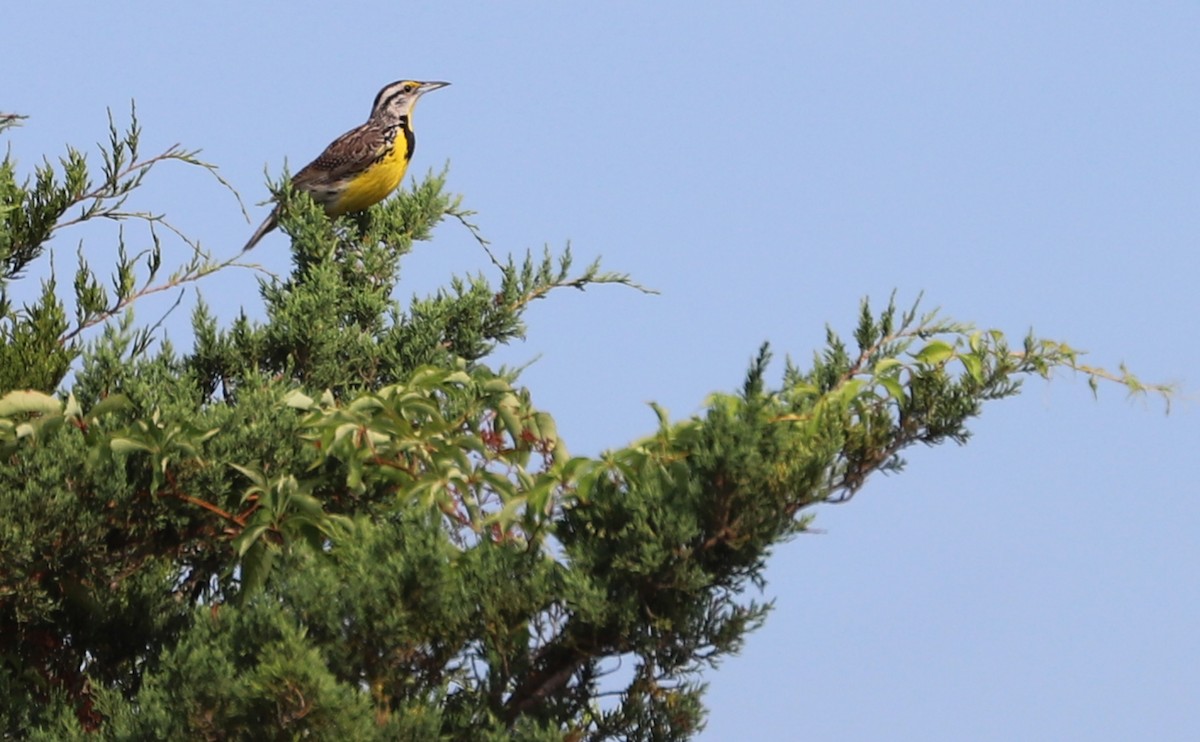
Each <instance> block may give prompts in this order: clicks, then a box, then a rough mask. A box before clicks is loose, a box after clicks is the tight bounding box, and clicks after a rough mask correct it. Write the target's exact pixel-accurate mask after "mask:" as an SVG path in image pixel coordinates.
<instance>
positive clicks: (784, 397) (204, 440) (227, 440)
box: [0, 116, 1162, 740]
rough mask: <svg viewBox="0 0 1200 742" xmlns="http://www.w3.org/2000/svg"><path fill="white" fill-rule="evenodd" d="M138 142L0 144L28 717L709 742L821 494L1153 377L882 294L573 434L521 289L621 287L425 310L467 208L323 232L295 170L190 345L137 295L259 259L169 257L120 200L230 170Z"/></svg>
mask: <svg viewBox="0 0 1200 742" xmlns="http://www.w3.org/2000/svg"><path fill="white" fill-rule="evenodd" d="M14 123H16V119H15V117H12V116H7V117H2V116H0V127H7V126H11V125H13V124H14ZM138 135H139V132H138V128H137V125H136V119H134V123H133V124H132V125H131V126H130V127H129V128H128V129H127V130H125V131H123V132H122V131H118V130H117V129H116V128H115V127H114V128H113V130H112V132H111V137H110V142H109V146H108V147H107V148H106V149H105V150H104V153H103V166H102V173H101V175H100V177H99V179H98V180H97V181H96V182H98V183H99V185H97V184H96V183H94V182H93V177H94V176H93V175H92V174H91V171H90V169H89V165H88V162H87V159H86V158H85V157H84V156H83V155H82V154H81V153H79V152H77V151H75V150H70V151H69V152H68V153H67V155H66V156H65V157H64V158H62V160H61V162H60V164H59V166H58V167H57V168H56V167H53V166H51V165H45V166H42V167H40V168H38V169H37V170H36V172H35V174H34V176H33V178H32V179H29V180H22V179H20V178H19V177H18V175H17V163H16V162H15V161H14V160H13V159H12V158H11V156H9V157H6V159H5V160H4V162H3V163H2V164H0V220H3V226H2V228H0V457H2V458H0V554H2V555H3V558H2V561H0V733H3V734H5V735H7V736H12V737H28V738H31V739H55V740H58V739H73V738H83V737H89V738H90V735H91V734H93V733H99V734H100V735H101V736H102V738H114V739H213V740H218V739H221V740H223V739H245V740H261V739H297V738H301V737H308V738H312V739H355V740H370V739H379V740H395V739H411V740H431V739H448V740H489V739H494V740H508V739H529V740H561V739H571V740H582V739H588V740H603V739H633V740H638V739H645V740H673V739H686V738H688V737H690V736H691V735H692V734H694V733H695V732H696V731H697V730H699V729H700V728H701V725H702V723H703V713H704V712H703V707H702V705H701V696H702V691H703V684H702V682H701V676H702V672H703V671H704V670H705V669H706V668H708V667H711V666H712V665H713V663H714V662H716V661H717V660H718V659H720V658H721V657H722V656H725V655H728V654H730V653H732V652H736V651H737V650H738V648H739V647H740V646H741V643H742V642H743V641H744V639H745V637H746V635H747V634H748V633H749V632H751V631H753V630H754V629H755V628H756V627H757V626H759V625H760V624H761V623H762V622H763V620H764V619H765V617H766V614H767V608H768V606H767V605H764V604H763V603H760V602H757V601H755V600H754V599H753V598H752V597H749V595H748V592H749V590H748V589H749V588H753V587H761V585H762V580H763V578H762V575H763V569H764V565H765V562H766V559H767V558H768V556H769V555H770V552H771V549H772V548H773V547H774V546H775V545H776V544H779V543H781V542H782V541H784V540H786V539H788V538H790V537H792V536H795V535H796V534H799V533H801V532H803V531H804V530H805V529H806V528H808V526H809V524H810V520H811V516H810V514H809V511H810V509H811V508H812V506H814V505H817V504H819V503H830V502H843V501H845V500H848V499H850V498H851V497H852V496H853V495H854V494H855V493H856V492H858V490H859V489H860V488H861V487H863V485H864V484H865V483H866V482H867V480H868V477H869V476H870V475H871V474H873V473H876V472H881V471H897V470H899V469H900V468H901V466H902V464H903V461H902V459H901V458H900V455H901V453H902V451H903V450H904V449H905V448H907V447H909V446H912V445H915V444H926V445H934V444H938V443H942V442H945V441H954V442H958V443H962V442H965V441H966V439H967V437H968V430H967V427H966V426H967V423H968V422H969V421H970V419H971V418H973V417H975V416H976V415H978V414H979V413H980V411H981V408H982V405H983V403H984V402H986V401H989V400H995V399H1002V398H1005V397H1009V396H1012V395H1014V394H1016V393H1017V392H1018V390H1019V387H1020V383H1021V380H1022V379H1023V378H1025V377H1027V376H1030V375H1038V376H1048V375H1049V374H1050V373H1051V372H1052V371H1053V370H1054V369H1056V368H1070V369H1075V370H1079V371H1082V372H1083V373H1085V374H1086V375H1088V377H1089V379H1090V381H1092V382H1093V383H1095V382H1096V380H1098V379H1113V380H1117V381H1120V382H1122V383H1124V384H1126V385H1128V386H1129V388H1130V389H1131V390H1135V391H1145V390H1146V389H1152V390H1156V391H1162V390H1161V388H1158V387H1146V386H1143V385H1142V384H1141V383H1140V382H1138V381H1137V379H1135V378H1134V377H1132V376H1130V375H1129V374H1128V373H1127V372H1125V371H1124V370H1122V371H1121V373H1119V374H1115V375H1113V374H1108V373H1106V372H1104V371H1103V370H1100V369H1094V368H1089V367H1086V366H1082V365H1081V364H1080V363H1079V361H1078V357H1077V354H1076V353H1075V351H1073V350H1072V349H1071V348H1070V347H1068V346H1066V345H1063V344H1061V343H1056V342H1053V341H1048V340H1043V339H1039V338H1036V337H1033V336H1029V337H1026V338H1024V339H1023V341H1022V342H1020V343H1019V344H1018V345H1017V346H1016V347H1010V345H1009V343H1008V341H1007V340H1006V338H1005V336H1004V335H1003V334H1001V333H999V332H996V331H981V330H976V329H974V328H973V327H971V326H969V325H965V324H960V323H956V322H952V321H948V320H945V319H942V318H939V317H938V316H936V314H932V313H931V314H921V313H920V312H919V311H918V310H917V309H916V307H913V308H912V309H910V310H907V311H904V310H902V309H899V308H897V306H896V305H895V304H894V303H893V302H889V303H888V304H887V305H886V306H885V307H883V308H882V309H880V310H878V311H876V310H873V309H872V308H871V307H870V306H869V304H868V303H867V302H864V303H863V305H862V311H861V314H860V316H859V317H858V318H857V328H856V330H855V332H854V336H853V338H852V340H851V341H850V342H846V341H843V340H842V339H841V338H839V337H838V336H837V335H836V334H835V333H834V332H832V331H829V333H828V338H827V343H826V347H825V349H824V350H823V351H822V352H821V353H819V354H818V355H817V356H816V357H814V358H813V359H812V361H811V363H810V364H809V365H808V366H807V367H801V366H799V365H796V364H794V363H791V362H789V363H788V364H787V365H786V368H785V369H784V370H783V373H782V378H781V379H780V380H779V381H776V382H772V381H770V380H769V379H768V377H767V371H768V361H769V358H770V354H769V352H768V350H767V348H766V347H764V348H762V349H761V350H760V351H759V353H758V354H757V356H756V357H755V359H754V361H753V362H752V363H751V366H750V368H749V370H748V372H747V375H746V379H745V383H744V384H743V385H742V387H741V388H740V389H738V390H736V391H733V392H730V393H726V394H716V395H714V396H713V397H712V398H711V399H710V400H709V401H708V403H707V406H706V409H705V410H704V412H703V413H702V414H700V415H697V416H695V417H693V418H690V419H687V420H682V421H672V420H669V419H668V418H667V416H666V415H665V414H664V413H661V412H660V415H659V417H660V425H659V427H658V429H657V430H655V431H653V432H652V433H651V434H649V435H647V436H646V437H645V438H643V439H641V440H639V441H637V442H635V443H634V444H632V445H629V446H627V447H625V448H620V449H614V450H611V451H608V452H606V453H604V454H602V455H601V456H598V457H584V456H571V455H570V454H569V453H568V452H567V450H566V447H565V445H564V443H563V441H562V440H561V439H560V438H559V436H558V433H557V431H556V429H555V425H554V421H553V418H552V417H551V416H550V415H549V414H548V413H546V412H545V411H543V410H540V409H538V408H537V407H536V406H535V405H534V403H533V400H532V396H531V394H530V391H529V390H528V389H526V388H524V387H522V386H521V385H520V384H519V381H518V379H517V378H516V376H515V374H513V373H511V372H507V371H504V370H502V369H497V368H493V367H492V366H490V365H489V364H488V356H489V354H490V353H491V352H492V350H493V349H494V348H495V347H496V346H497V344H499V343H505V342H508V341H510V340H512V339H514V338H519V337H520V336H521V335H522V332H523V330H524V325H523V312H524V310H525V308H526V307H527V306H528V305H529V303H530V302H531V301H533V300H535V299H539V298H543V297H545V296H546V295H547V294H549V293H551V292H552V291H553V290H554V289H555V288H558V287H564V286H570V287H576V288H585V287H587V286H590V285H592V284H596V283H614V282H615V283H622V284H629V285H632V284H631V282H630V280H629V279H628V278H627V277H625V276H622V275H614V274H609V273H604V272H601V271H600V269H599V267H598V266H597V265H595V264H593V265H591V266H589V267H588V268H586V269H584V270H583V271H581V272H579V273H573V272H572V266H571V260H570V254H569V252H564V253H563V254H562V255H561V256H554V255H551V254H549V253H547V254H546V255H545V256H543V257H542V258H540V259H533V258H530V257H526V258H525V259H524V260H520V261H517V260H512V259H509V260H507V261H493V264H492V267H493V268H494V270H495V274H496V275H495V279H494V281H490V280H488V279H486V278H485V277H483V276H482V275H480V276H475V277H471V278H468V279H461V280H460V279H455V280H453V281H452V282H451V283H450V285H449V286H448V287H447V288H445V289H443V290H441V291H438V292H437V293H435V294H434V295H432V296H429V297H426V298H419V299H415V300H413V301H412V302H411V304H409V305H408V306H407V307H402V306H401V305H400V304H399V303H398V302H397V301H396V300H395V299H394V296H395V294H396V291H395V289H396V282H397V276H398V268H399V265H400V262H401V261H402V259H403V258H404V256H405V255H406V254H407V253H408V252H409V251H410V250H411V249H412V247H413V245H414V243H415V242H419V241H423V240H427V239H428V238H429V235H430V233H431V230H432V229H433V227H434V226H435V225H436V224H438V223H439V222H440V221H442V220H444V219H447V218H450V219H457V220H460V221H462V222H463V223H464V224H466V221H465V220H466V219H467V218H468V217H469V213H468V212H464V211H463V210H462V208H461V206H460V203H459V200H458V199H457V198H456V197H453V196H451V195H449V194H448V193H447V192H446V190H445V180H444V177H443V176H442V175H430V176H427V177H426V178H425V179H424V180H423V181H422V182H420V183H419V184H417V185H416V186H415V187H414V189H413V190H412V191H409V192H403V193H401V194H398V195H397V196H396V197H394V198H392V199H390V200H388V201H386V202H385V203H383V204H381V205H380V206H378V207H375V208H373V209H372V210H371V211H369V212H368V213H366V214H363V215H359V216H357V217H353V218H342V219H340V220H338V221H336V222H334V223H330V221H329V220H328V219H327V218H326V217H325V216H324V214H323V212H322V211H321V210H320V209H319V208H317V207H316V206H314V204H313V203H312V202H311V200H310V199H308V197H307V196H303V195H297V194H293V193H291V192H289V191H288V190H287V189H286V187H284V188H282V189H281V190H280V191H279V197H280V198H281V199H282V200H283V201H284V203H285V208H284V210H283V216H282V218H281V226H282V228H283V229H284V230H285V231H286V232H287V233H288V234H290V235H291V237H292V239H293V246H292V249H293V252H294V267H293V270H292V272H291V274H290V275H289V276H288V277H287V278H286V279H281V280H274V279H263V280H262V281H261V282H260V285H261V297H262V301H263V304H264V306H265V320H264V321H261V322H259V321H254V320H251V319H249V318H248V317H246V316H244V315H243V316H242V317H241V318H239V319H238V320H236V321H235V322H233V323H232V324H231V325H230V326H229V327H222V326H220V325H219V323H218V322H217V321H216V320H215V319H214V318H213V317H212V316H211V314H210V312H209V311H208V310H207V308H206V307H205V305H204V304H203V303H200V304H199V305H198V306H197V307H196V309H195V311H194V313H193V317H192V327H193V329H194V344H193V347H192V348H191V350H189V351H188V352H186V353H176V352H175V351H174V350H173V349H172V348H171V347H170V345H169V344H166V343H158V344H156V343H155V342H154V333H155V331H154V327H153V326H151V327H149V328H138V327H136V326H135V325H134V323H133V322H132V319H131V315H130V314H129V312H128V310H129V309H130V307H131V306H132V305H133V304H134V303H135V302H136V301H137V300H138V299H139V298H141V297H143V296H146V295H148V294H150V293H154V292H157V291H161V290H163V289H166V288H172V287H177V286H180V285H182V284H184V283H188V282H194V281H198V280H200V279H202V278H204V277H206V276H209V275H212V274H213V273H215V272H218V271H221V270H228V269H230V268H231V266H232V265H233V263H235V262H236V258H235V259H231V260H226V261H214V260H212V259H211V258H210V257H209V256H208V255H206V254H205V253H204V252H203V251H202V250H201V249H200V248H199V246H198V245H197V244H195V243H193V242H191V241H189V240H187V238H186V237H183V236H182V235H178V234H177V233H175V235H174V236H175V237H177V238H179V239H183V240H184V241H185V243H186V244H188V245H190V246H191V247H192V248H193V258H192V259H191V260H190V261H188V262H187V263H186V264H185V265H183V266H181V267H180V268H178V269H177V270H176V272H175V273H173V274H171V275H169V276H165V277H163V276H162V275H161V274H160V268H161V265H162V260H161V254H160V250H159V242H158V237H157V236H158V234H159V233H161V232H163V230H164V227H165V228H167V229H169V224H167V223H166V222H165V221H164V220H163V218H162V217H161V216H158V215H152V214H136V213H128V212H125V211H123V204H124V199H125V198H126V197H127V196H128V195H129V194H130V193H131V192H132V191H133V190H134V189H136V188H138V187H140V186H142V185H143V179H144V178H145V177H146V176H147V175H148V174H149V173H150V172H151V171H152V170H153V169H154V168H155V167H158V166H160V165H162V164H165V163H168V162H171V161H177V162H182V163H187V164H190V165H192V166H196V167H203V168H207V169H209V170H210V171H212V168H211V166H208V165H206V164H204V163H202V162H200V161H199V160H198V159H196V157H195V153H192V152H187V151H184V150H179V149H171V150H168V151H167V152H165V153H163V154H161V155H158V156H156V157H151V158H148V159H144V160H143V159H139V153H138ZM214 174H215V172H214ZM218 180H219V178H218ZM98 218H106V219H115V220H125V221H129V220H133V221H140V222H144V223H145V224H146V225H147V226H148V227H149V228H150V229H151V233H152V234H153V235H154V236H155V237H154V247H153V248H152V249H151V250H149V251H148V252H146V253H144V254H139V255H136V256H133V257H129V256H127V254H126V252H125V250H124V244H123V243H122V244H121V245H120V251H119V258H118V261H117V265H116V267H115V270H114V273H113V278H112V287H113V288H112V290H111V291H110V290H109V289H107V288H105V282H104V281H102V280H100V278H99V277H98V276H97V275H96V273H95V272H94V271H93V270H92V268H91V267H90V266H88V265H87V264H86V263H84V262H83V261H82V259H81V261H80V265H79V268H78V270H77V272H76V277H75V280H74V284H73V291H72V292H70V293H69V296H68V297H67V298H68V299H69V300H70V301H69V304H70V305H71V306H72V307H73V311H74V316H73V319H70V318H69V312H68V301H66V300H65V299H64V297H63V296H62V295H61V293H62V292H60V290H59V288H58V286H57V285H56V283H55V282H54V281H53V280H52V279H50V280H47V281H45V282H44V284H43V289H42V292H41V295H40V297H39V298H38V299H37V300H35V301H34V302H33V303H31V304H28V305H26V306H23V307H20V308H18V307H15V306H13V304H12V302H11V301H10V299H9V293H8V287H9V286H10V285H12V283H13V282H14V281H16V280H19V279H20V277H21V275H22V274H23V273H24V272H26V271H27V270H28V269H29V268H30V266H32V265H34V263H35V262H36V261H37V260H38V259H39V258H41V257H42V256H43V255H44V254H45V251H46V245H47V242H48V240H49V239H50V238H51V237H52V236H53V235H54V234H55V233H56V232H59V231H61V230H68V229H70V228H71V226H72V225H73V224H75V223H77V222H79V221H87V220H94V219H98ZM468 226H469V225H468ZM489 255H490V253H489ZM89 328H97V329H96V330H95V331H94V332H93V333H91V335H92V337H91V339H90V340H86V341H85V340H84V338H85V336H86V335H88V333H86V332H85V331H86V330H88V329H89ZM100 328H102V329H100ZM72 369H74V374H73V375H72V377H71V378H70V379H69V380H66V379H67V375H68V372H69V371H70V370H72ZM618 660H619V661H620V665H621V666H622V667H623V668H624V669H623V670H622V671H621V672H614V667H616V666H617V664H618V662H617V661H618Z"/></svg>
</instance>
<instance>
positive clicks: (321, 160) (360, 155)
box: [292, 123, 386, 190]
mask: <svg viewBox="0 0 1200 742" xmlns="http://www.w3.org/2000/svg"><path fill="white" fill-rule="evenodd" d="M385 144H386V141H385V138H384V134H383V130H382V129H380V128H379V127H378V126H375V125H374V124H370V123H366V124H363V125H362V126H359V127H358V128H356V129H351V130H350V131H348V132H346V133H345V134H343V135H341V136H340V137H338V138H337V139H335V140H333V143H332V144H330V145H329V146H328V147H326V148H325V151H324V152H322V153H321V154H320V155H319V156H318V157H317V159H315V160H313V161H312V162H310V163H308V164H307V165H305V166H304V167H303V168H302V169H301V170H300V172H298V173H296V175H295V176H294V177H293V178H292V183H293V184H294V185H295V186H296V187H297V188H303V189H305V190H308V189H312V188H319V187H321V186H325V185H330V184H333V183H337V182H338V181H340V180H343V179H345V178H346V177H347V176H348V175H351V174H352V173H356V172H358V171H360V170H362V169H363V168H365V167H366V166H367V165H368V164H369V163H370V162H371V161H372V160H374V159H375V158H376V157H379V156H380V155H381V154H383V149H384V145H385Z"/></svg>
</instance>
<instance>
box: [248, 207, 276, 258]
mask: <svg viewBox="0 0 1200 742" xmlns="http://www.w3.org/2000/svg"><path fill="white" fill-rule="evenodd" d="M278 224H279V207H278V206H277V207H275V208H274V209H272V210H271V214H270V215H269V216H268V217H267V218H266V220H265V221H263V223H262V226H260V227H259V228H258V229H256V230H255V231H254V234H253V235H252V236H251V237H250V241H249V242H247V243H246V246H245V247H243V248H242V252H246V251H247V250H249V249H250V248H252V247H254V246H255V245H257V244H258V241H259V240H261V239H262V238H263V235H265V234H266V233H267V232H270V231H271V230H272V229H275V227H276V225H278Z"/></svg>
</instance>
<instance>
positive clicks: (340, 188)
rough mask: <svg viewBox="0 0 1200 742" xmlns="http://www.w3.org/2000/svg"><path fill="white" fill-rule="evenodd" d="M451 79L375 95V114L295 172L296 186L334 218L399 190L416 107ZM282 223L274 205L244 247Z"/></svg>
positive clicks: (412, 142) (403, 84) (406, 84)
mask: <svg viewBox="0 0 1200 742" xmlns="http://www.w3.org/2000/svg"><path fill="white" fill-rule="evenodd" d="M449 84H450V83H448V82H418V81H417V80H400V81H399V82H394V83H392V84H391V85H387V86H385V87H384V88H383V90H380V91H379V95H377V96H375V103H374V104H372V105H371V116H370V118H368V119H367V122H366V123H365V124H363V125H362V126H359V127H356V128H354V129H351V130H350V131H348V132H346V133H345V134H343V135H341V136H340V137H338V138H337V139H335V140H333V143H332V144H330V145H329V146H328V147H326V148H325V151H324V152H322V153H321V154H320V156H318V157H317V159H315V160H313V161H312V162H310V163H308V164H307V165H305V166H304V168H303V169H302V170H300V172H298V173H296V175H295V176H293V177H292V186H293V187H294V188H295V189H296V190H299V191H304V192H306V193H308V194H309V195H310V196H312V198H313V200H314V201H316V202H317V203H318V204H320V205H321V206H323V207H324V208H325V213H326V214H328V215H329V216H331V217H334V216H341V215H342V214H349V213H351V212H355V211H362V210H363V209H366V208H368V207H370V206H374V205H375V204H377V203H379V202H380V201H382V200H383V199H385V198H387V196H388V194H390V193H391V192H392V191H394V190H396V186H398V185H400V181H401V180H403V179H404V171H405V170H407V169H408V161H409V159H410V158H411V157H412V154H413V150H414V149H415V148H416V144H417V140H416V137H415V135H414V134H413V130H412V111H413V106H415V105H416V103H417V98H420V97H421V96H422V95H424V94H425V93H428V92H429V91H430V90H437V89H438V88H442V87H445V86H447V85H449ZM278 223H279V206H276V207H275V208H274V209H273V210H272V211H271V214H270V216H268V217H267V219H266V221H264V222H263V223H262V226H261V227H259V228H258V230H257V231H255V233H254V235H253V236H252V237H251V238H250V241H249V242H247V243H246V246H245V247H243V248H242V252H245V251H246V250H249V249H250V248H252V247H254V246H255V245H257V244H258V241H259V240H261V239H262V238H263V235H265V234H266V233H267V232H270V231H271V230H272V229H274V228H275V226H276V225H277V224H278Z"/></svg>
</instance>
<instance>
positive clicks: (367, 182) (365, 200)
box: [326, 133, 409, 216]
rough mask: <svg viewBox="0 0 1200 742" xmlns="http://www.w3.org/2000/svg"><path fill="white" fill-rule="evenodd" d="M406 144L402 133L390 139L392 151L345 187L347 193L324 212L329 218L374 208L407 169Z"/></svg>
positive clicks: (407, 155) (398, 182)
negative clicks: (326, 212)
mask: <svg viewBox="0 0 1200 742" xmlns="http://www.w3.org/2000/svg"><path fill="white" fill-rule="evenodd" d="M408 157H409V151H408V141H407V139H406V138H405V136H404V134H403V133H401V134H400V136H397V137H396V138H395V139H393V140H392V148H391V150H389V151H388V153H387V154H386V155H384V157H383V159H381V160H379V161H377V162H375V163H374V164H373V165H371V166H370V167H368V168H367V169H366V170H365V171H364V172H363V173H361V174H360V175H359V176H358V177H357V178H355V179H353V180H351V181H350V182H349V183H348V184H346V190H345V191H344V192H343V193H342V195H341V197H340V198H338V200H337V202H336V203H334V204H332V205H331V206H330V207H328V208H327V209H326V211H328V213H329V215H330V216H340V215H342V214H350V213H353V212H355V211H362V210H363V209H366V208H369V207H371V206H374V205H375V204H377V203H379V202H380V201H382V200H383V199H385V198H387V197H388V194H390V193H391V192H392V191H394V190H396V186H398V185H400V181H402V180H404V171H405V170H407V169H408Z"/></svg>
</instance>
